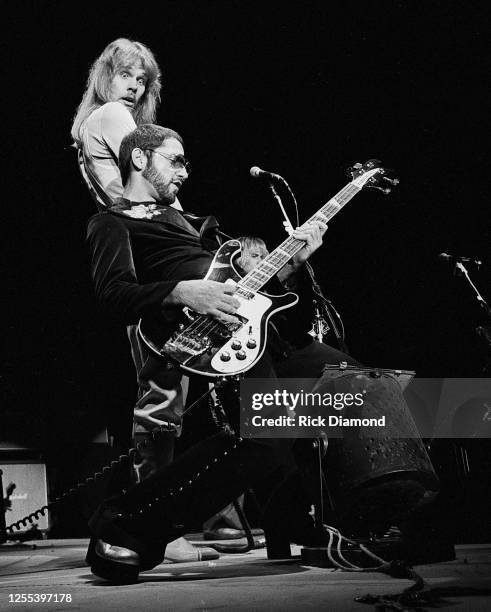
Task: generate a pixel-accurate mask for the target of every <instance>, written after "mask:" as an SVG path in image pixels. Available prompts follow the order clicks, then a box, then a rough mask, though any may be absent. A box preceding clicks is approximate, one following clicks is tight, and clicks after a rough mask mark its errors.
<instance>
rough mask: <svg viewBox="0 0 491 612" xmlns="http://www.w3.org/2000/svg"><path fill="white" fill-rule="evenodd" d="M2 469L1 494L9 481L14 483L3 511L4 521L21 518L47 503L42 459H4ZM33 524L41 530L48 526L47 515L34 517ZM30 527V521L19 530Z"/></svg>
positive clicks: (0, 466)
mask: <svg viewBox="0 0 491 612" xmlns="http://www.w3.org/2000/svg"><path fill="white" fill-rule="evenodd" d="M0 470H2V472H3V474H2V483H3V489H4V490H3V491H2V495H3V497H5V491H6V489H7V487H8V486H9V484H10V483H14V484H15V490H14V491H13V493H12V495H11V496H10V501H11V507H10V509H8V510H7V512H6V513H5V522H6V524H7V526H8V525H11V524H12V523H15V522H16V521H18V520H20V519H23V518H24V517H25V516H27V515H28V514H30V513H31V512H34V511H35V510H38V509H39V508H41V507H42V506H45V505H46V504H47V503H48V483H47V478H46V465H45V464H44V462H43V461H23V460H19V461H8V460H7V461H5V462H2V463H0ZM33 524H37V525H38V529H40V530H41V531H47V530H48V528H49V515H48V513H46V514H45V515H44V516H41V515H40V516H39V518H37V519H34V521H33ZM30 527H31V523H29V522H28V523H27V525H26V526H22V525H21V531H25V530H27V529H29V528H30Z"/></svg>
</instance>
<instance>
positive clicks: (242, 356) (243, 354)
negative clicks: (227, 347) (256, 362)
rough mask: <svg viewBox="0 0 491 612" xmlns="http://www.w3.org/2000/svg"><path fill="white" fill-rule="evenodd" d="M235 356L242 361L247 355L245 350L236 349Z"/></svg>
mask: <svg viewBox="0 0 491 612" xmlns="http://www.w3.org/2000/svg"><path fill="white" fill-rule="evenodd" d="M235 356H236V357H237V359H240V361H243V360H244V359H245V358H246V357H247V355H246V353H245V351H237V353H235Z"/></svg>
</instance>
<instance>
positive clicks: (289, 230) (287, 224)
mask: <svg viewBox="0 0 491 612" xmlns="http://www.w3.org/2000/svg"><path fill="white" fill-rule="evenodd" d="M285 182H286V181H285ZM268 186H269V188H270V190H271V193H272V194H273V198H274V199H275V200H276V202H277V203H278V205H279V207H280V209H281V212H282V213H283V217H284V218H285V220H284V221H283V225H284V226H285V230H286V232H287V234H288V235H289V236H291V235H292V234H293V225H292V223H291V221H290V219H289V218H288V215H287V214H286V210H285V207H284V206H283V202H282V201H281V198H280V196H279V195H278V192H277V191H276V188H275V186H274V183H273V181H268Z"/></svg>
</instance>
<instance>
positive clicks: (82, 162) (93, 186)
mask: <svg viewBox="0 0 491 612" xmlns="http://www.w3.org/2000/svg"><path fill="white" fill-rule="evenodd" d="M78 167H79V169H80V174H81V175H82V178H83V179H84V181H85V183H86V184H87V187H88V189H89V192H90V195H91V196H92V199H93V200H94V202H95V204H96V206H97V208H98V209H99V210H106V209H108V208H111V206H112V205H113V201H112V199H111V198H110V197H109V196H108V195H107V193H106V192H105V191H104V189H103V188H102V186H101V184H100V183H99V181H98V180H97V177H96V176H95V174H94V173H93V172H92V170H91V168H90V165H89V164H88V163H87V160H86V158H85V153H84V149H83V147H81V148H79V149H78Z"/></svg>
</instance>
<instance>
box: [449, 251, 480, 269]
mask: <svg viewBox="0 0 491 612" xmlns="http://www.w3.org/2000/svg"><path fill="white" fill-rule="evenodd" d="M438 259H441V260H443V261H452V262H453V261H455V262H459V261H461V262H463V261H465V262H467V263H472V264H474V265H475V266H480V265H481V264H482V261H481V260H480V259H476V258H474V257H463V256H460V255H449V254H448V253H440V255H438Z"/></svg>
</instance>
